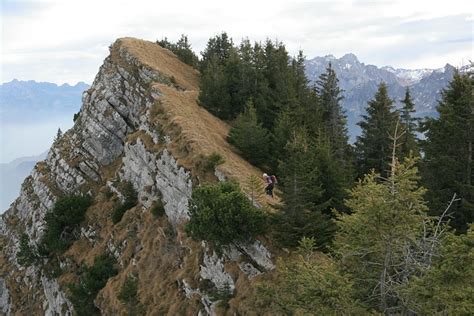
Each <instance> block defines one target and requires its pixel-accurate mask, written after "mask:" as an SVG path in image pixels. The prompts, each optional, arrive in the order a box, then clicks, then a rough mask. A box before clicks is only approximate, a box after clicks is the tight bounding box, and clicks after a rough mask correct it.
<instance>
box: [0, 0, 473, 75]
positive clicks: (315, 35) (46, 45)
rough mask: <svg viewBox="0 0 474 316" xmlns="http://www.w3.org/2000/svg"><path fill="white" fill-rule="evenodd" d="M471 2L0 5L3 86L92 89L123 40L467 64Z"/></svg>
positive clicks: (34, 0)
mask: <svg viewBox="0 0 474 316" xmlns="http://www.w3.org/2000/svg"><path fill="white" fill-rule="evenodd" d="M469 8H472V5H470V1H466V0H451V1H415V0H396V1H384V0H377V1H375V0H373V1H350V0H340V1H339V0H331V1H298V0H294V1H282V0H272V1H257V0H253V1H249V0H242V1H205V0H201V1H180V0H177V1H169V0H168V1H160V0H149V1H148V0H129V1H123V0H114V1H112V0H81V1H77V0H71V1H70V0H1V7H0V10H1V27H2V32H1V34H2V38H1V48H2V58H1V67H2V69H1V78H0V79H1V82H6V81H10V80H12V79H13V78H18V79H23V80H27V79H34V80H37V81H50V82H56V83H60V84H61V83H64V82H68V83H71V84H74V83H76V82H77V81H85V82H88V83H90V82H91V81H92V80H93V78H94V76H95V74H96V73H97V70H98V68H99V66H100V65H101V63H102V61H103V59H104V58H105V57H106V56H107V54H108V46H109V44H110V43H112V42H113V41H114V40H115V39H116V38H118V37H123V36H134V37H139V38H144V39H148V40H152V41H154V40H156V39H161V38H162V37H164V36H167V37H168V38H170V39H172V40H175V39H177V38H178V37H179V36H180V34H182V33H185V34H188V36H189V38H190V40H191V42H192V44H193V47H194V48H195V50H196V51H197V52H199V51H201V50H202V49H203V48H204V46H205V43H206V41H207V39H208V38H209V37H210V36H213V35H215V34H216V33H218V32H221V31H227V32H228V33H229V34H230V35H231V36H232V37H233V38H234V40H237V41H239V40H240V39H241V38H242V37H245V36H248V37H249V38H250V39H251V40H264V39H265V38H266V37H270V38H272V39H276V38H278V39H279V40H281V41H283V42H284V43H286V45H287V48H288V50H289V51H290V53H291V54H296V52H297V51H298V50H299V49H303V51H304V52H305V55H306V56H307V57H308V58H311V57H315V56H321V55H327V54H333V55H335V56H336V57H339V56H342V55H343V54H345V53H348V52H352V53H355V54H356V55H357V56H358V57H359V59H360V60H361V61H363V62H365V63H370V64H375V65H378V66H383V65H392V66H395V67H403V68H423V67H427V68H439V67H442V66H444V65H445V64H446V63H451V64H452V65H454V66H461V65H462V64H466V63H467V62H468V60H469V59H472V55H473V46H472V45H473V41H472V35H473V13H472V9H469Z"/></svg>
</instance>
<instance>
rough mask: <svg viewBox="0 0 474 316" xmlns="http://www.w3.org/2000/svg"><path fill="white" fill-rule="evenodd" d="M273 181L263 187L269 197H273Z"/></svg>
mask: <svg viewBox="0 0 474 316" xmlns="http://www.w3.org/2000/svg"><path fill="white" fill-rule="evenodd" d="M273 187H274V185H273V183H270V184H269V185H267V187H266V188H265V192H266V193H267V194H268V195H270V196H271V197H273Z"/></svg>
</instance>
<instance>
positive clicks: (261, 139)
mask: <svg viewBox="0 0 474 316" xmlns="http://www.w3.org/2000/svg"><path fill="white" fill-rule="evenodd" d="M227 139H228V141H229V143H230V144H232V145H234V146H235V147H237V149H239V151H240V152H241V154H242V156H243V157H244V158H245V159H247V160H248V161H250V162H251V163H253V164H254V165H257V166H263V165H265V164H266V165H268V161H267V158H268V152H269V147H270V138H269V134H268V131H267V130H266V129H265V128H264V127H262V125H261V124H259V123H258V120H257V112H256V111H255V107H254V106H253V103H252V101H249V102H248V103H247V107H246V109H245V112H244V113H241V114H239V116H238V117H237V119H236V121H235V122H234V124H233V126H232V128H231V129H230V131H229V136H228V138H227Z"/></svg>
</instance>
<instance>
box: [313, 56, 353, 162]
mask: <svg viewBox="0 0 474 316" xmlns="http://www.w3.org/2000/svg"><path fill="white" fill-rule="evenodd" d="M316 90H317V92H318V94H319V98H320V104H321V109H322V119H323V124H324V129H325V134H326V135H327V136H328V137H329V140H330V142H331V144H332V146H333V148H334V152H335V153H336V155H337V157H338V158H339V160H343V159H345V157H346V155H347V149H348V141H349V137H348V136H347V127H346V124H347V119H346V117H345V115H344V112H343V109H342V106H341V104H340V101H341V100H342V99H343V97H342V95H341V94H342V90H341V89H340V88H339V80H338V79H337V76H336V73H335V71H334V69H332V66H331V63H329V65H328V67H327V68H326V72H325V73H323V74H321V76H319V80H318V81H317V82H316Z"/></svg>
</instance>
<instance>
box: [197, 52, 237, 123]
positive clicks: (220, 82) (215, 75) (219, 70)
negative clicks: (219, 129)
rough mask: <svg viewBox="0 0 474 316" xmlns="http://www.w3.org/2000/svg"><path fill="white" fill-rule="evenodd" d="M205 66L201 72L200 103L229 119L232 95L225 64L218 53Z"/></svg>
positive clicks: (213, 112)
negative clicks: (229, 91)
mask: <svg viewBox="0 0 474 316" xmlns="http://www.w3.org/2000/svg"><path fill="white" fill-rule="evenodd" d="M202 67H203V66H202ZM204 67H205V68H203V69H202V72H201V81H200V93H199V103H200V104H201V105H202V106H204V107H205V108H206V109H207V110H208V111H209V112H211V113H212V114H214V115H215V116H217V117H219V118H222V119H228V118H229V113H230V95H229V93H228V91H227V77H226V75H225V72H224V66H222V65H221V64H220V63H219V58H218V57H217V56H216V55H212V56H210V57H209V58H208V60H206V64H205V66H204Z"/></svg>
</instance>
